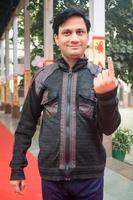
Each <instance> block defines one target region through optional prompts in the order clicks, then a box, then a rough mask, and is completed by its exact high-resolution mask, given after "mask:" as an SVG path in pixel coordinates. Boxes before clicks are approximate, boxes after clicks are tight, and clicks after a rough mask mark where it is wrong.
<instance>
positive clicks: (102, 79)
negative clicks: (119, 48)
mask: <svg viewBox="0 0 133 200" xmlns="http://www.w3.org/2000/svg"><path fill="white" fill-rule="evenodd" d="M107 61H108V69H105V70H103V71H102V72H101V73H99V74H98V76H97V77H96V78H94V91H95V93H96V94H104V93H106V92H109V91H111V90H113V89H115V88H116V87H117V86H118V80H117V79H116V77H115V73H114V66H113V61H112V58H111V57H108V58H107Z"/></svg>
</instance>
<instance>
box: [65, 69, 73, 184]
mask: <svg viewBox="0 0 133 200" xmlns="http://www.w3.org/2000/svg"><path fill="white" fill-rule="evenodd" d="M71 82H72V72H71V71H70V72H69V73H68V85H67V107H66V145H65V172H66V180H70V176H69V165H70V150H69V149H70V104H71V102H70V101H71V96H70V94H71Z"/></svg>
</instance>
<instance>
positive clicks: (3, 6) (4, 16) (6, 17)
mask: <svg viewBox="0 0 133 200" xmlns="http://www.w3.org/2000/svg"><path fill="white" fill-rule="evenodd" d="M19 2H20V0H0V38H1V37H2V35H3V33H4V31H5V28H6V26H7V25H8V23H9V21H10V19H11V17H12V15H13V13H14V11H15V9H16V7H17V6H18V4H19Z"/></svg>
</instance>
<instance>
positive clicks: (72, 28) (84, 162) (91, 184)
mask: <svg viewBox="0 0 133 200" xmlns="http://www.w3.org/2000/svg"><path fill="white" fill-rule="evenodd" d="M53 30H54V39H55V42H56V45H57V46H58V47H59V48H60V51H61V58H60V59H59V60H58V61H57V62H56V63H55V64H52V65H49V66H47V67H45V68H44V69H43V70H41V71H39V72H38V73H37V74H36V75H35V77H34V78H33V81H32V84H31V87H30V89H29V92H28V95H27V98H26V100H25V103H24V106H23V110H22V115H21V118H20V122H19V124H18V127H17V129H16V132H15V144H14V153H13V158H12V161H11V163H10V166H11V168H12V172H11V185H12V186H13V188H14V191H15V192H17V193H20V194H21V193H22V192H23V189H24V186H25V175H24V171H23V168H24V167H26V166H27V160H26V157H25V154H26V151H27V149H28V148H29V146H30V144H31V139H32V136H33V134H34V132H35V130H36V124H37V121H38V118H39V117H40V115H41V112H42V111H43V116H42V124H41V129H40V136H39V147H40V153H39V157H38V162H39V171H40V175H41V178H42V193H43V199H45V200H72V199H74V200H102V199H103V176H104V168H105V162H106V153H105V149H104V147H103V145H102V138H103V134H106V135H110V134H112V133H113V132H114V131H115V130H116V128H117V127H118V125H119V124H120V114H119V111H118V100H117V97H116V94H117V87H118V81H117V79H116V78H115V74H114V68H113V63H112V59H111V58H108V69H105V70H103V71H102V70H101V69H100V68H99V67H98V66H96V65H93V64H92V63H90V62H88V60H87V58H86V57H85V55H84V52H85V49H86V46H87V42H88V38H89V30H90V22H89V21H88V19H86V17H85V16H84V14H83V13H82V12H81V11H80V10H78V9H76V8H68V9H65V10H64V11H63V12H61V13H60V14H59V15H58V16H57V17H56V18H55V19H54V22H53ZM31 198H32V197H31Z"/></svg>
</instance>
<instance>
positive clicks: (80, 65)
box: [57, 57, 88, 72]
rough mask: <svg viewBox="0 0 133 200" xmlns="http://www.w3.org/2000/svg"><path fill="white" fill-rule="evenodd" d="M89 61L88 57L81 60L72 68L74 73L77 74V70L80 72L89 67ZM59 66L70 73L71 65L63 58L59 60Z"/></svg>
mask: <svg viewBox="0 0 133 200" xmlns="http://www.w3.org/2000/svg"><path fill="white" fill-rule="evenodd" d="M87 62H88V59H87V58H86V57H84V58H79V60H77V62H76V63H75V65H74V66H73V68H72V72H75V71H77V70H80V69H81V68H83V67H85V66H86V65H87ZM57 64H58V66H59V67H60V68H61V69H62V70H63V71H66V72H68V71H69V65H68V63H67V62H66V61H65V60H64V58H63V57H61V58H59V59H58V60H57Z"/></svg>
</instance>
